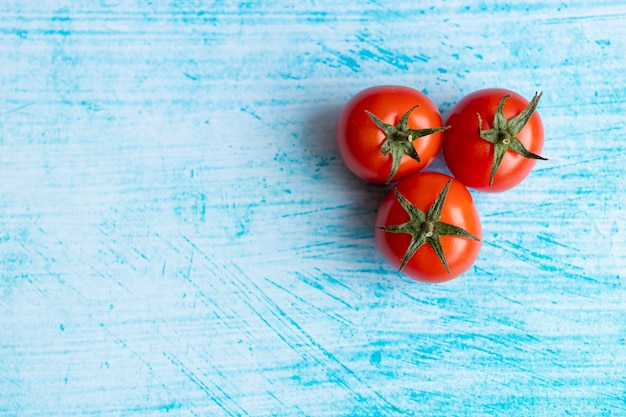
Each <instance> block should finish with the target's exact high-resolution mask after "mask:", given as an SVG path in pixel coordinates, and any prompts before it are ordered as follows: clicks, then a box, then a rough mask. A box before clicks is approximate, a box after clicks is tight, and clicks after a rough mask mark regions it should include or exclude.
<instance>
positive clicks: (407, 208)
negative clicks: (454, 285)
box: [374, 172, 482, 283]
mask: <svg viewBox="0 0 626 417" xmlns="http://www.w3.org/2000/svg"><path fill="white" fill-rule="evenodd" d="M375 225H376V228H375V232H374V236H375V239H376V244H377V246H378V248H379V250H380V252H381V253H382V255H383V257H384V258H385V259H386V260H387V261H389V263H391V264H392V265H393V266H394V267H396V268H398V269H399V270H400V271H401V272H403V273H404V274H406V275H407V276H409V277H411V278H413V279H416V280H418V281H423V282H432V283H434V282H444V281H449V280H451V279H453V278H456V277H458V276H459V275H461V274H462V273H463V272H465V271H467V269H468V268H469V267H470V266H472V264H473V263H474V262H475V261H476V258H477V257H478V254H479V252H480V247H481V241H480V239H481V238H482V228H481V224H480V218H479V216H478V210H477V209H476V206H475V204H474V200H473V198H472V196H471V194H470V192H469V191H468V190H467V188H466V187H465V186H464V185H463V184H461V182H459V181H458V180H456V179H453V178H452V177H450V176H448V175H446V174H442V173H438V172H419V173H416V174H413V175H410V176H408V177H406V178H404V179H403V180H401V181H400V182H398V184H396V186H395V187H394V188H393V189H392V190H391V191H390V192H389V193H388V194H387V196H386V197H385V198H384V199H383V201H382V203H381V205H380V207H379V209H378V212H377V214H376V221H375Z"/></svg>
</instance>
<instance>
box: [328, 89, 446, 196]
mask: <svg viewBox="0 0 626 417" xmlns="http://www.w3.org/2000/svg"><path fill="white" fill-rule="evenodd" d="M416 106H417V107H416ZM441 125H442V122H441V114H440V113H439V110H438V109H437V106H435V104H434V103H433V102H432V101H431V100H430V99H429V98H428V97H427V96H426V95H425V94H424V93H422V92H420V91H418V90H415V89H413V88H409V87H401V86H377V87H371V88H368V89H365V90H363V91H361V92H360V93H358V94H357V95H355V96H354V97H352V98H351V99H350V100H349V101H348V102H347V103H346V105H345V106H344V108H343V109H342V111H341V113H340V115H339V120H338V121H337V130H336V133H337V146H338V148H339V154H340V155H341V158H342V159H343V161H344V162H345V164H346V166H347V167H348V169H350V171H352V172H353V173H354V174H356V175H357V176H358V177H360V178H362V179H364V180H366V181H369V182H373V183H379V184H380V183H389V182H393V181H397V180H399V179H401V178H403V177H405V176H407V175H408V174H410V173H413V172H417V171H420V170H422V169H424V168H425V167H426V166H428V165H429V164H430V163H431V162H432V161H433V159H435V157H436V156H437V154H438V153H439V150H440V149H441V144H442V142H443V133H442V131H443V130H444V128H443V127H441Z"/></svg>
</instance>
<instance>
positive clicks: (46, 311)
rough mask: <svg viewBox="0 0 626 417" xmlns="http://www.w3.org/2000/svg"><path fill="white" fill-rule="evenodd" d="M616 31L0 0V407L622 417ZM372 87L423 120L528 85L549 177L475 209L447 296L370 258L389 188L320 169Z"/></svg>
mask: <svg viewBox="0 0 626 417" xmlns="http://www.w3.org/2000/svg"><path fill="white" fill-rule="evenodd" d="M625 16H626V7H625V6H623V4H622V3H621V2H619V1H617V0H611V1H604V2H602V3H601V4H598V3H597V2H592V1H577V2H560V1H553V0H548V1H542V2H538V1H524V2H517V3H515V5H506V4H505V5H502V4H500V3H499V2H495V1H482V2H478V3H475V4H474V5H467V2H462V1H460V0H449V1H445V2H440V1H431V0H428V1H423V2H410V1H404V2H398V1H393V2H392V1H370V2H355V1H345V2H330V1H314V0H311V1H306V2H301V3H297V4H294V5H289V4H287V3H284V2H278V1H275V0H272V1H264V2H260V1H248V2H225V1H168V2H158V3H157V2H150V1H138V0H137V1H130V2H119V1H110V0H106V1H100V2H92V1H71V2H70V1H54V2H53V1H39V2H34V1H15V0H10V1H5V2H3V3H2V5H1V6H0V22H1V23H0V62H2V65H1V66H0V415H2V416H44V415H45V416H63V417H71V416H79V415H80V416H82V415H98V416H129V415H151V416H165V415H167V416H207V415H211V416H265V415H267V416H269V415H272V416H334V417H336V416H372V415H377V416H396V415H398V416H399V415H403V416H406V415H433V416H435V415H442V416H443V415H445V416H451V415H455V416H462V415H467V416H474V415H484V416H500V415H511V414H515V415H533V416H546V417H547V416H559V415H585V416H594V415H598V416H600V415H622V414H626V401H625V398H626V381H625V377H624V375H626V362H625V361H626V359H625V358H626V320H624V317H625V314H626V302H625V301H624V300H626V290H625V287H624V278H625V271H626V262H625V261H624V259H625V256H624V253H626V239H625V233H626V223H625V222H624V217H623V215H622V213H623V210H624V208H625V206H624V205H625V204H626V191H625V190H626V180H625V176H624V165H623V160H624V157H626V150H625V148H624V145H623V143H624V141H623V137H624V135H625V134H626V126H625V123H624V116H623V115H624V114H625V113H626V101H625V97H626V63H625V61H624V59H623V53H624V50H626V45H625V41H626V26H625V25H624V24H623V23H624V18H625ZM375 84H404V85H411V86H415V87H417V88H418V89H420V90H423V91H425V92H426V93H428V94H429V95H430V96H431V97H432V98H433V100H434V101H435V102H436V103H438V104H439V106H440V108H441V111H442V113H443V115H444V117H445V116H446V115H447V114H448V112H449V111H450V108H451V107H452V105H453V104H454V103H455V102H456V101H457V100H459V99H460V98H461V97H462V96H463V95H465V94H467V93H469V92H471V91H473V90H476V89H479V88H484V87H488V86H493V85H498V86H502V87H507V88H511V89H514V90H517V91H519V92H520V93H521V94H523V95H525V96H529V97H530V96H532V94H533V93H534V92H535V91H543V92H544V95H543V98H542V102H541V103H540V105H539V111H540V113H541V115H542V118H543V120H544V124H545V128H546V146H545V148H544V151H543V154H545V155H546V156H547V157H548V158H549V161H545V162H539V163H537V165H536V169H535V170H534V171H533V173H532V174H531V176H530V177H529V178H528V180H527V181H525V182H524V183H522V185H520V186H519V187H518V188H516V189H515V190H512V191H509V192H506V193H504V194H501V195H485V194H474V196H475V200H476V203H477V205H478V209H479V211H480V213H481V216H482V219H483V228H484V230H483V232H484V245H483V249H482V252H481V255H480V257H479V259H478V261H477V263H476V265H475V266H474V267H473V268H472V269H471V270H470V271H469V272H468V273H467V274H465V275H464V276H463V277H462V278H460V279H457V280H455V281H452V282H450V283H448V284H445V285H430V286H429V285H422V284H417V283H414V282H412V281H410V280H409V279H407V278H405V277H403V276H402V275H400V274H398V273H397V272H395V271H394V270H393V268H391V267H390V266H389V265H388V264H386V263H385V262H384V260H383V259H382V258H381V256H380V255H379V254H378V252H377V250H376V248H375V245H374V241H373V230H372V223H373V218H374V215H375V211H376V209H377V206H378V203H379V201H380V200H381V199H382V197H383V195H384V193H385V192H386V191H385V190H384V189H383V188H381V187H379V186H373V185H367V184H364V183H363V182H361V181H360V180H358V179H356V178H354V177H353V176H352V175H351V174H350V173H349V172H348V171H347V170H346V169H345V168H344V167H343V165H342V163H341V161H340V159H339V157H338V154H337V151H336V148H335V145H334V138H333V128H334V123H335V120H336V115H337V112H338V110H339V109H340V107H341V105H342V104H343V103H344V102H345V101H346V100H347V99H348V98H349V97H350V96H351V95H353V94H355V93H356V92H358V91H359V90H360V89H362V88H365V87H368V86H371V85H375ZM431 169H433V170H439V171H443V172H447V170H446V167H445V165H444V164H443V162H442V161H441V160H438V161H436V162H435V163H434V165H433V166H432V167H431Z"/></svg>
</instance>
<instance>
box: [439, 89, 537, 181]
mask: <svg viewBox="0 0 626 417" xmlns="http://www.w3.org/2000/svg"><path fill="white" fill-rule="evenodd" d="M540 97H541V94H536V95H535V97H534V98H533V99H532V100H531V101H530V103H529V102H528V100H526V99H525V98H524V97H522V96H520V95H519V94H517V93H515V92H514V91H510V90H505V89H500V88H489V89H485V90H479V91H476V92H473V93H471V94H469V95H467V96H465V97H464V98H463V99H461V100H460V101H459V102H458V103H457V104H456V105H455V106H454V107H453V108H452V111H451V113H450V116H448V120H447V124H448V125H449V126H450V128H449V129H448V130H446V132H445V134H444V142H443V156H444V159H445V161H446V164H447V165H448V168H449V169H450V172H451V173H452V175H454V176H455V177H456V178H457V179H458V180H459V181H461V182H462V183H463V184H465V186H467V187H470V188H473V189H476V190H480V191H492V192H496V191H504V190H508V189H510V188H513V187H514V186H516V185H517V184H519V183H520V182H521V181H522V180H523V179H524V178H526V176H528V174H529V173H530V171H531V170H532V168H533V167H534V166H535V162H536V160H537V159H545V158H543V157H541V156H539V152H541V149H542V148H543V139H544V138H543V124H542V122H541V118H540V117H539V114H538V113H537V112H536V111H535V109H536V107H537V103H538V102H539V98H540Z"/></svg>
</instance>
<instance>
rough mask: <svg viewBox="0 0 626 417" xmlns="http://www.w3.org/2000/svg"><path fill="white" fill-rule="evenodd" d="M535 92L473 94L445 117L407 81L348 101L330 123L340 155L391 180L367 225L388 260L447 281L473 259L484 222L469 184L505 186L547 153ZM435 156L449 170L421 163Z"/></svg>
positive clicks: (358, 171)
mask: <svg viewBox="0 0 626 417" xmlns="http://www.w3.org/2000/svg"><path fill="white" fill-rule="evenodd" d="M540 98H541V94H535V96H534V97H533V98H532V99H531V100H527V99H525V98H524V97H523V96H521V95H520V94H518V93H516V92H514V91H511V90H507V89H500V88H489V89H483V90H479V91H475V92H473V93H471V94H469V95H467V96H465V97H463V98H462V99H461V100H460V101H458V102H457V104H456V105H454V106H453V108H452V110H451V111H450V114H449V116H448V117H447V120H446V123H445V124H444V123H443V120H442V117H441V113H440V112H439V109H438V107H437V106H436V105H435V104H434V103H433V101H432V100H431V99H430V98H429V97H428V96H427V95H426V94H424V93H422V92H421V91H419V90H416V89H414V88H410V87H405V86H376V87H371V88H368V89H365V90H363V91H361V92H359V93H358V94H356V95H355V96H353V97H352V98H351V99H350V100H349V101H348V102H347V103H346V104H345V106H344V107H343V109H342V110H341V113H340V115H339V119H338V121H337V128H336V135H337V146H338V149H339V153H340V155H341V158H342V160H343V161H344V163H345V164H346V166H347V167H348V168H349V169H350V171H352V172H353V173H354V174H355V175H357V176H358V177H360V178H362V179H363V180H365V181H368V182H371V183H378V184H388V185H393V187H391V189H390V191H389V193H388V194H387V195H386V197H385V198H384V199H383V201H382V203H381V204H380V207H379V209H378V212H377V215H376V220H375V232H374V233H375V240H376V244H377V246H378V248H379V250H380V251H381V253H382V255H383V257H384V258H385V259H387V261H389V263H391V264H392V265H393V266H394V267H396V268H397V269H399V270H400V271H401V272H403V273H404V274H406V275H407V276H409V277H411V278H413V279H416V280H418V281H424V282H444V281H449V280H451V279H453V278H456V277H458V276H459V275H461V274H463V273H464V272H465V271H467V270H468V269H469V268H470V267H471V266H472V265H473V264H474V263H475V261H476V259H477V258H478V254H479V252H480V247H481V239H482V229H481V222H480V217H479V214H478V211H477V209H476V205H475V204H474V200H473V198H472V195H471V193H470V192H469V190H468V189H474V190H478V191H486V192H500V191H505V190H508V189H510V188H513V187H515V186H516V185H517V184H519V183H520V182H521V181H522V180H524V178H526V177H527V176H528V174H529V173H530V171H531V170H532V168H533V166H534V165H535V162H536V161H537V160H539V159H545V158H543V157H542V156H540V155H539V153H540V152H541V150H542V147H543V143H544V131H543V124H542V121H541V118H540V116H539V114H538V112H537V111H536V108H537V105H538V103H539V99H540ZM440 153H442V154H443V158H444V160H445V163H446V165H447V167H448V169H449V171H450V174H451V175H448V174H446V173H442V172H434V171H431V172H428V171H427V170H425V168H426V167H427V166H428V165H430V164H431V163H432V162H433V161H434V160H435V158H436V157H437V156H438V155H439V154H440Z"/></svg>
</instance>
